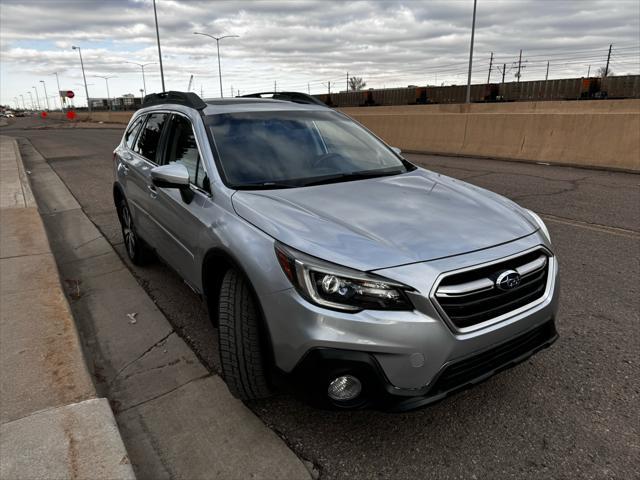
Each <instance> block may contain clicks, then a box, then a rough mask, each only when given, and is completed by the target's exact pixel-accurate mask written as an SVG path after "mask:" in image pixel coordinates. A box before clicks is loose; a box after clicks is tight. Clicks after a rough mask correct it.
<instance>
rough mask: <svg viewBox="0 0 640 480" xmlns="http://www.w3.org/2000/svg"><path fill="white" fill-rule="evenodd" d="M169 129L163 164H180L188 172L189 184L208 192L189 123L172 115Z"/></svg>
mask: <svg viewBox="0 0 640 480" xmlns="http://www.w3.org/2000/svg"><path fill="white" fill-rule="evenodd" d="M169 128H170V129H169V135H168V138H167V146H166V149H165V155H164V163H165V164H169V163H173V162H178V163H182V164H183V165H184V166H185V167H187V170H188V171H189V180H190V181H191V183H192V184H194V185H196V186H197V187H199V188H202V189H205V190H208V189H209V187H208V183H209V181H208V179H207V173H206V171H205V170H204V168H203V166H202V159H201V158H200V153H199V151H198V144H197V143H196V137H195V134H194V132H193V127H192V126H191V122H190V121H189V120H188V119H186V118H185V117H183V116H181V115H173V117H172V119H171V124H170V127H169Z"/></svg>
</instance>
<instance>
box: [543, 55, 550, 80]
mask: <svg viewBox="0 0 640 480" xmlns="http://www.w3.org/2000/svg"><path fill="white" fill-rule="evenodd" d="M548 78H549V60H547V73H546V74H545V76H544V81H545V82H546V81H547V79H548Z"/></svg>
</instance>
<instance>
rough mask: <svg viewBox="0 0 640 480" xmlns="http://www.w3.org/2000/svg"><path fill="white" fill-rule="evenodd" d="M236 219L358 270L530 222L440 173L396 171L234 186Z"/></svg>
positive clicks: (459, 249) (528, 228)
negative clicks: (289, 184) (277, 185)
mask: <svg viewBox="0 0 640 480" xmlns="http://www.w3.org/2000/svg"><path fill="white" fill-rule="evenodd" d="M232 202H233V206H234V208H235V210H236V212H237V213H238V215H240V216H241V217H242V218H244V219H245V220H246V221H248V222H250V223H251V224H253V225H255V226H256V227H258V228H259V229H261V230H262V231H264V232H266V233H267V234H269V235H270V236H272V237H274V238H276V239H277V240H279V241H281V242H282V243H284V244H286V245H289V246H291V247H293V248H296V249H298V250H300V251H302V252H305V253H307V254H309V255H313V256H315V257H318V258H321V259H323V260H327V261H330V262H334V263H337V264H340V265H344V266H348V267H352V268H356V269H358V270H364V271H367V270H377V269H381V268H389V267H394V266H397V265H403V264H407V263H415V262H421V261H428V260H433V259H436V258H443V257H448V256H452V255H458V254H462V253H467V252H471V251H475V250H481V249H484V248H488V247H492V246H495V245H498V244H501V243H506V242H510V241H513V240H515V239H518V238H521V237H524V236H526V235H529V234H531V233H533V232H534V231H536V230H537V226H536V225H535V224H533V223H532V221H530V220H528V218H527V216H525V213H524V212H523V210H522V209H521V208H520V207H519V206H517V205H516V204H515V203H513V202H511V201H510V200H507V199H506V198H504V197H501V196H499V195H497V194H494V193H491V192H489V191H487V190H483V189H481V188H479V187H475V186H473V185H469V184H467V183H465V182H461V181H459V180H455V179H452V178H449V177H446V176H443V175H439V174H435V173H432V172H429V171H426V170H423V169H420V168H419V169H417V170H414V171H412V172H409V173H405V174H402V175H395V176H391V177H378V178H372V179H366V180H358V181H352V182H342V183H333V184H327V185H316V186H310V187H301V188H292V189H281V190H251V191H249V190H241V191H237V192H235V193H234V194H233V197H232Z"/></svg>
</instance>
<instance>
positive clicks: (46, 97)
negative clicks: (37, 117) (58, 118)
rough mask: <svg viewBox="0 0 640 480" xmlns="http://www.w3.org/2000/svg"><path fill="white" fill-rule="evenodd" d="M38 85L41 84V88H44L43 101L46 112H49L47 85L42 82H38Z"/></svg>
mask: <svg viewBox="0 0 640 480" xmlns="http://www.w3.org/2000/svg"><path fill="white" fill-rule="evenodd" d="M40 83H41V84H42V88H44V99H45V100H46V101H47V110H51V108H49V97H48V96H47V84H46V83H44V80H40Z"/></svg>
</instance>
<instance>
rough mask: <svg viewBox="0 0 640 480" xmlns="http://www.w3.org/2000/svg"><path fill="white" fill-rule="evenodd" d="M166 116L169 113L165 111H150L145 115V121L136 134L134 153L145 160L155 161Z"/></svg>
mask: <svg viewBox="0 0 640 480" xmlns="http://www.w3.org/2000/svg"><path fill="white" fill-rule="evenodd" d="M168 117H169V114H167V113H152V114H151V115H149V116H148V117H147V118H148V119H147V123H146V124H145V125H144V128H143V129H142V132H141V133H140V135H139V136H138V141H137V142H136V146H135V148H134V149H133V150H134V151H135V152H136V153H139V154H140V155H142V156H143V157H145V158H146V159H147V160H150V161H152V162H155V161H156V153H157V152H158V147H159V145H158V144H159V142H160V135H161V134H162V127H163V126H164V124H165V122H166V121H167V118H168Z"/></svg>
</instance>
